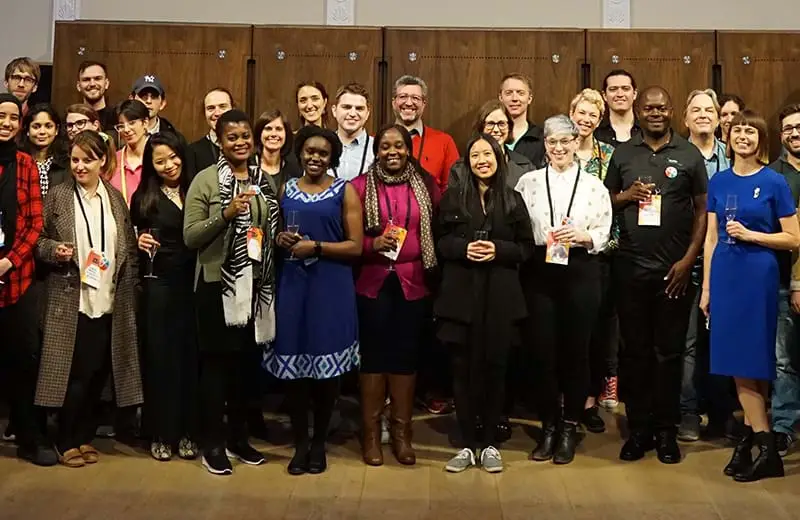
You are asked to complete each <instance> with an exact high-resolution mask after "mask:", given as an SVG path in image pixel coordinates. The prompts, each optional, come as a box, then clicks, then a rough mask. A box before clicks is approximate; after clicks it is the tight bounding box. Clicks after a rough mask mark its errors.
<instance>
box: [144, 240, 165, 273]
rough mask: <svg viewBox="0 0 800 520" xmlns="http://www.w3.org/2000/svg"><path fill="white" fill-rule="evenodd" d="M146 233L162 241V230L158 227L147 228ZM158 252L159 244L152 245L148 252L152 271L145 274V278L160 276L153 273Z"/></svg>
mask: <svg viewBox="0 0 800 520" xmlns="http://www.w3.org/2000/svg"><path fill="white" fill-rule="evenodd" d="M145 233H146V234H148V235H150V236H151V237H153V240H155V241H156V242H160V241H161V231H160V230H159V229H158V228H150V229H147V230H145ZM156 253H158V244H153V245H151V246H150V250H149V251H147V254H148V255H149V256H150V272H149V273H148V274H146V275H144V277H145V278H158V276H156V275H155V274H154V273H153V267H154V264H155V258H156Z"/></svg>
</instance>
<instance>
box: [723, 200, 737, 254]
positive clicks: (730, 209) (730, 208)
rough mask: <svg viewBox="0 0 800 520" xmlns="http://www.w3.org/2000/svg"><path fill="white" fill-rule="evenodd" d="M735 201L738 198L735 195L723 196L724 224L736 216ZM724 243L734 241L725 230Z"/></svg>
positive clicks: (732, 242)
mask: <svg viewBox="0 0 800 520" xmlns="http://www.w3.org/2000/svg"><path fill="white" fill-rule="evenodd" d="M737 203H738V199H737V197H736V195H732V194H731V195H728V196H727V197H725V224H727V223H728V222H733V220H734V219H735V218H736V206H737ZM725 243H726V244H735V243H736V239H734V238H731V236H730V235H728V233H727V231H726V232H725Z"/></svg>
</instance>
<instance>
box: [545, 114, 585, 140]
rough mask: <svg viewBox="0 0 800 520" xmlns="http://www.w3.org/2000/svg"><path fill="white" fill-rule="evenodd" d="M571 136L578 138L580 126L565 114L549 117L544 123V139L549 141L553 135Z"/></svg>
mask: <svg viewBox="0 0 800 520" xmlns="http://www.w3.org/2000/svg"><path fill="white" fill-rule="evenodd" d="M561 134H569V135H571V136H572V137H578V135H579V133H578V126H577V125H576V124H575V122H574V121H573V120H572V119H570V118H569V116H567V115H565V114H558V115H557V116H552V117H548V118H547V120H546V121H545V122H544V137H545V139H547V138H548V137H550V136H551V135H561Z"/></svg>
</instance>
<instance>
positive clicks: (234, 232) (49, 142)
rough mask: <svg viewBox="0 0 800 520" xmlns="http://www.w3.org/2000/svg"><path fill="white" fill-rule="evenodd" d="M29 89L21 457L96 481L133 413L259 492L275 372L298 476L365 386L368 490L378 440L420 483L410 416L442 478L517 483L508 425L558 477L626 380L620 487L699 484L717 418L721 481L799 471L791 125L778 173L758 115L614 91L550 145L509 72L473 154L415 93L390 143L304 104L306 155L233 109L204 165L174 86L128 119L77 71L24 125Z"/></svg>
mask: <svg viewBox="0 0 800 520" xmlns="http://www.w3.org/2000/svg"><path fill="white" fill-rule="evenodd" d="M39 79H40V77H39V69H38V67H37V66H36V64H35V63H33V62H32V61H31V60H29V59H27V58H20V59H17V60H14V61H12V62H11V63H10V64H9V65H8V67H7V69H6V73H5V81H6V86H7V87H8V91H9V93H8V94H0V168H2V169H0V229H2V231H1V232H0V281H2V285H0V330H3V331H4V332H3V334H4V339H3V341H2V349H1V350H0V353H1V354H2V355H4V356H5V358H6V361H4V362H3V363H2V365H1V366H2V368H3V370H5V371H6V374H4V375H5V377H4V380H5V381H7V382H8V385H7V388H6V390H7V395H8V396H9V402H10V404H11V406H10V410H11V416H10V421H11V425H13V427H14V434H15V436H16V442H17V444H18V450H19V451H18V453H19V456H20V457H21V458H24V459H28V460H31V461H32V462H34V463H35V464H39V465H54V464H56V463H59V462H60V463H61V464H63V465H65V466H68V467H81V466H84V465H86V464H93V463H96V462H98V460H99V453H98V451H97V450H96V449H95V448H94V447H93V446H92V439H93V437H94V436H95V430H96V427H97V425H98V418H97V416H96V413H95V412H96V409H97V404H98V402H99V401H100V400H101V398H102V397H103V395H104V393H106V394H107V393H108V391H110V395H111V396H113V399H114V400H115V401H116V404H117V406H118V407H120V408H123V409H124V408H130V407H137V406H141V407H142V424H141V428H142V432H143V434H144V435H145V436H146V437H147V438H148V439H149V440H150V453H151V455H152V456H153V457H154V458H155V459H156V460H160V461H166V460H170V459H171V458H172V457H173V453H174V452H177V454H178V456H180V457H181V458H185V459H194V458H197V457H201V459H202V464H203V465H204V466H205V467H206V469H207V470H208V471H209V472H211V473H213V474H220V475H224V474H230V473H232V471H233V467H232V465H231V462H230V460H231V459H235V460H238V461H240V462H242V463H245V464H251V465H258V464H261V463H263V462H264V461H265V459H264V456H263V455H262V454H261V453H260V452H259V451H258V450H256V449H255V448H254V447H253V446H252V445H251V444H250V442H249V432H248V430H249V429H252V428H253V427H258V424H259V421H263V416H262V415H261V408H260V406H261V403H260V399H261V388H262V387H261V381H262V379H263V377H264V372H266V373H268V374H270V375H271V376H273V377H274V378H276V379H278V380H280V381H282V382H283V385H282V388H283V389H284V390H285V393H286V403H285V408H286V410H287V411H288V413H289V416H290V419H291V426H292V432H293V435H294V444H295V453H294V456H293V457H292V459H291V461H290V462H289V465H288V472H289V473H290V474H292V475H299V474H304V473H311V474H317V473H321V472H323V471H325V469H326V467H327V460H326V440H327V437H328V433H329V430H330V423H331V417H332V414H333V411H334V409H335V407H336V403H337V398H338V395H339V391H340V387H341V384H342V378H343V377H346V376H347V375H348V374H353V373H355V374H357V375H358V388H359V394H360V404H361V415H362V421H361V422H362V424H361V437H362V439H361V441H362V455H363V460H364V462H365V463H366V464H368V465H372V466H380V465H382V464H383V462H384V454H383V449H382V444H383V439H382V437H383V436H384V434H385V433H388V437H389V444H390V447H391V452H392V454H393V456H394V457H395V458H396V459H397V461H398V462H400V463H401V464H405V465H413V464H414V463H415V461H416V455H415V451H414V447H413V444H412V436H413V428H412V415H413V409H414V404H415V398H416V396H418V395H419V396H422V397H423V401H424V402H425V406H426V407H427V408H428V410H429V411H431V412H432V413H444V412H448V411H450V410H451V409H452V407H454V408H455V413H456V418H457V424H458V430H459V433H460V435H459V436H458V439H459V443H460V449H459V451H458V452H457V453H456V454H455V456H454V457H453V458H452V459H450V460H449V461H448V462H447V463H446V466H445V468H446V470H447V471H450V472H461V471H464V470H466V469H468V468H470V467H472V466H480V467H482V468H483V469H484V470H486V471H488V472H499V471H502V470H503V458H502V455H501V453H500V450H499V447H500V445H501V444H502V442H504V441H505V440H507V439H508V438H509V436H510V435H511V425H510V423H509V415H510V414H511V413H512V412H513V410H514V407H515V405H516V404H524V405H528V406H529V407H531V408H533V409H534V410H535V412H536V414H537V416H538V418H539V419H540V420H541V422H542V434H541V437H540V439H538V443H537V445H536V447H535V448H534V449H533V450H532V453H531V457H530V458H531V459H532V460H535V461H552V462H553V463H555V464H568V463H570V462H571V461H572V460H573V459H574V457H575V454H576V449H577V447H578V443H579V439H580V432H581V429H582V428H585V429H586V430H587V431H589V432H595V433H599V432H603V431H604V430H605V424H604V422H603V419H602V417H601V416H600V415H599V413H598V408H599V407H600V406H616V404H617V402H618V400H619V397H618V391H617V385H618V378H619V381H621V387H620V389H621V392H622V399H623V400H624V402H625V405H626V415H627V418H628V425H629V429H630V436H629V438H628V439H627V440H626V442H625V443H624V445H623V446H622V449H621V452H620V458H621V459H622V460H626V461H635V460H638V459H641V458H643V457H645V456H646V453H647V452H648V451H650V450H653V449H655V450H656V452H657V455H658V459H659V460H660V461H661V462H662V463H665V464H673V463H678V462H680V460H681V451H680V448H679V445H678V442H677V441H678V439H681V440H684V441H694V440H697V439H699V438H700V434H701V420H700V416H701V413H703V412H705V413H707V415H708V419H709V420H708V426H707V428H706V431H705V433H706V434H707V435H709V436H711V437H714V436H717V437H719V436H728V437H730V438H732V439H735V441H736V447H735V450H734V453H733V456H732V458H731V461H730V463H729V464H728V465H727V466H726V467H725V469H724V471H725V473H726V474H727V475H730V476H732V477H733V478H734V479H735V480H737V481H753V480H758V479H761V478H766V477H776V476H782V475H783V465H782V461H781V455H784V454H785V453H786V452H788V450H789V448H790V447H791V444H792V442H793V441H794V435H795V434H794V427H795V426H796V424H797V422H798V420H799V419H800V379H798V375H797V374H798V372H797V370H798V366H797V362H798V359H797V358H798V344H797V343H796V339H795V336H794V324H795V320H796V313H797V312H800V296H798V294H800V263H798V261H797V250H798V248H800V226H798V220H797V215H796V209H797V206H798V200H800V105H791V106H788V107H786V108H785V109H784V110H783V112H782V113H781V117H780V123H781V127H780V129H779V131H780V134H781V137H782V143H783V147H784V149H783V151H782V153H781V157H780V158H779V159H778V160H777V161H776V162H775V163H773V164H772V165H770V166H767V160H768V153H767V145H768V128H767V125H766V123H765V121H764V119H763V118H761V117H760V116H759V115H758V114H756V113H755V112H753V111H751V110H749V109H746V108H745V104H744V102H743V101H742V100H741V99H740V98H738V97H736V96H724V97H719V96H717V94H716V93H715V92H714V91H713V90H711V89H705V90H696V91H694V92H692V93H691V95H690V96H689V98H688V100H687V102H686V106H685V110H684V114H683V117H684V119H683V123H684V125H685V127H686V129H687V130H688V133H689V139H688V140H687V139H684V138H683V137H681V136H680V135H679V134H678V133H677V132H676V131H675V130H674V129H673V126H674V125H673V123H674V121H673V116H674V114H675V111H676V109H675V107H674V105H673V101H672V99H671V97H670V95H669V93H668V92H666V91H665V90H664V89H663V88H661V87H657V86H655V87H648V88H645V89H643V90H641V91H640V90H639V89H638V87H637V85H636V82H635V79H634V77H633V76H632V75H631V74H630V73H628V72H626V71H624V70H614V71H612V72H610V73H609V74H608V75H607V76H606V77H605V79H604V81H603V85H602V90H601V91H597V90H593V89H585V90H583V91H581V92H579V93H578V94H577V95H576V96H575V98H574V99H573V100H572V102H571V103H570V105H569V106H568V107H565V113H564V114H559V115H555V116H553V117H550V118H548V119H547V120H546V121H545V122H544V124H543V126H542V127H539V126H537V125H535V124H533V123H532V122H531V121H530V120H529V118H528V107H529V105H530V104H531V102H532V99H533V84H532V82H531V80H530V79H529V78H528V77H526V76H525V75H523V74H519V73H514V74H509V75H507V76H506V77H504V78H502V80H501V82H500V88H499V93H498V96H497V98H496V99H494V100H491V101H488V102H487V103H486V104H484V105H483V106H482V107H481V109H480V110H479V112H478V114H477V117H476V120H475V124H474V127H473V130H474V132H473V134H472V136H471V137H470V139H469V140H468V142H467V143H466V144H465V146H464V147H463V149H462V150H461V151H459V149H458V147H457V146H456V144H455V142H454V140H453V139H452V137H450V136H449V135H448V134H447V133H445V132H443V131H441V130H436V129H434V128H431V127H429V126H427V125H426V124H424V123H423V115H424V111H425V108H426V106H427V104H428V102H429V99H428V89H427V85H426V84H425V82H424V81H423V80H422V79H421V78H418V77H414V76H402V77H400V78H398V79H397V80H396V81H395V83H394V87H393V91H392V107H393V109H394V114H395V121H394V122H393V123H391V124H389V125H386V126H383V127H381V128H380V129H379V130H378V131H377V132H376V134H375V135H374V136H370V135H369V134H368V133H367V131H366V129H365V126H366V124H367V121H368V119H369V117H370V110H371V108H372V105H371V100H370V95H369V92H368V91H367V90H366V89H365V88H364V86H362V85H359V84H356V83H352V84H347V85H344V86H342V87H340V88H339V89H338V90H337V92H336V93H335V96H334V97H333V98H332V99H329V96H328V94H327V92H326V90H325V88H324V86H323V85H321V84H319V83H317V82H302V83H300V84H299V85H298V87H297V90H296V97H297V112H298V116H299V119H300V123H301V128H299V130H297V131H296V132H295V131H293V129H292V125H291V122H290V120H289V117H287V115H286V114H285V113H283V112H281V111H280V110H278V109H272V110H268V111H266V112H264V113H263V114H262V115H261V116H260V117H259V118H258V120H257V121H256V122H255V123H254V124H253V123H252V122H251V121H250V119H249V117H248V116H247V114H245V113H244V112H242V111H241V110H239V109H237V108H236V104H235V100H234V99H233V96H232V95H231V93H230V92H229V91H228V90H226V89H225V88H216V89H213V90H211V91H209V92H207V93H206V94H205V96H204V98H203V108H204V112H205V117H206V120H207V122H208V126H209V130H208V133H207V134H206V135H205V136H203V137H201V138H200V139H198V140H197V141H194V142H192V143H191V144H188V143H187V141H186V139H185V138H184V137H183V136H182V135H181V133H180V132H179V131H177V130H176V129H175V128H174V126H173V125H172V124H171V123H169V121H167V120H166V119H165V118H164V117H163V116H162V115H161V114H160V112H161V111H162V110H163V109H164V108H165V107H166V91H165V88H164V85H162V84H161V82H160V81H159V79H158V78H157V77H156V76H153V75H145V76H143V77H142V78H140V79H139V80H137V81H136V82H135V84H134V85H133V86H132V89H131V93H130V98H129V99H127V100H124V101H122V102H120V103H119V104H117V105H116V106H114V107H111V106H110V105H109V104H108V103H107V101H106V99H105V91H106V89H107V88H108V85H109V83H108V77H107V74H106V69H105V66H104V65H103V64H102V63H99V62H85V63H83V64H82V65H81V66H80V70H79V73H78V81H77V89H78V91H79V92H81V94H82V95H83V98H84V103H81V104H77V105H71V106H69V107H67V109H66V111H65V113H64V117H63V118H62V117H61V115H60V113H59V112H57V111H56V110H55V109H54V108H53V107H52V106H50V105H47V104H39V105H34V106H28V104H27V101H28V98H29V96H30V95H31V93H32V92H33V91H34V90H35V89H36V86H37V84H38V81H39ZM329 103H330V106H329ZM328 114H330V115H331V116H333V118H334V119H335V122H336V124H335V130H334V129H329V128H328V127H329V126H332V125H331V124H330V123H329V121H328ZM776 360H777V363H776ZM417 374H419V375H420V378H419V381H418V380H417ZM771 382H772V383H773V384H772V388H771V390H772V398H771V402H772V408H773V410H772V412H773V413H772V423H770V420H769V419H768V403H769V399H768V396H769V391H770V383H771ZM732 387H735V393H736V396H738V402H739V404H740V405H741V407H742V410H743V412H744V425H740V424H739V423H738V422H737V421H736V420H735V419H734V415H733V413H734V410H735V408H736V403H735V400H734V398H733V390H732ZM448 395H452V397H453V399H452V400H449V399H448ZM46 411H50V412H52V413H54V414H55V415H56V421H55V422H56V424H57V428H56V429H57V432H56V433H55V438H53V437H52V436H51V435H49V434H48V432H47V429H46V427H45V423H46V421H45V416H46ZM254 416H255V417H256V419H255V420H253V417H254ZM7 433H8V431H7ZM53 446H55V449H53ZM754 446H757V447H758V448H759V450H758V455H757V456H756V457H755V458H754V457H753V455H752V451H753V450H752V449H753V447H754Z"/></svg>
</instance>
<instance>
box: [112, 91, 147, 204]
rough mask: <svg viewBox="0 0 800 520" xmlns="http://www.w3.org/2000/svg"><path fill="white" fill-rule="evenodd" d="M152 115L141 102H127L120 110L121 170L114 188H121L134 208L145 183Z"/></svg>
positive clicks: (119, 154)
mask: <svg viewBox="0 0 800 520" xmlns="http://www.w3.org/2000/svg"><path fill="white" fill-rule="evenodd" d="M148 128H150V111H149V110H148V109H147V107H146V106H145V104H144V103H142V102H141V101H139V100H138V99H129V100H127V101H123V102H122V103H121V104H120V105H119V106H118V107H117V125H116V126H115V127H114V129H115V130H116V131H117V134H118V135H119V138H120V145H121V148H120V149H119V151H118V152H117V169H118V171H116V172H114V175H113V176H112V177H111V185H112V186H114V187H115V188H117V189H118V190H119V191H120V192H121V193H122V196H123V197H124V198H125V200H126V201H127V202H128V205H129V206H130V203H131V199H132V198H133V194H134V193H135V192H136V189H137V188H138V187H139V182H141V179H142V164H143V157H144V147H145V145H146V144H147V138H148V137H150V133H149V132H148V131H147V129H148Z"/></svg>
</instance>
